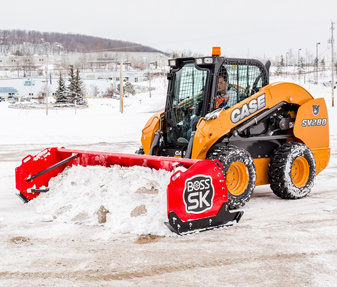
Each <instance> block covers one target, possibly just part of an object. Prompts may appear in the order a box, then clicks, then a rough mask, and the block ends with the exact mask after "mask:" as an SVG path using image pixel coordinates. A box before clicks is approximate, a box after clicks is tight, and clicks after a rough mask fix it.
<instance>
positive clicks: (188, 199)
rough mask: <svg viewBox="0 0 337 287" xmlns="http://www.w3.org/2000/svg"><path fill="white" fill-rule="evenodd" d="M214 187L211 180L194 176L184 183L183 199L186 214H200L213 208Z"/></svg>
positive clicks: (202, 176)
mask: <svg viewBox="0 0 337 287" xmlns="http://www.w3.org/2000/svg"><path fill="white" fill-rule="evenodd" d="M213 197H214V186H213V183H212V178H211V177H210V176H205V175H196V176H193V177H191V178H189V179H187V180H186V181H185V189H184V192H183V198H184V203H185V208H186V212H189V213H202V212H204V211H206V210H208V209H211V208H212V206H213Z"/></svg>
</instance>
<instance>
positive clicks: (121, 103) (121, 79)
mask: <svg viewBox="0 0 337 287" xmlns="http://www.w3.org/2000/svg"><path fill="white" fill-rule="evenodd" d="M120 64H121V76H120V84H119V87H120V107H119V108H120V112H121V113H123V82H124V80H123V54H122V56H121V63H120Z"/></svg>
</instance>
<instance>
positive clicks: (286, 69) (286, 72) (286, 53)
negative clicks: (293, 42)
mask: <svg viewBox="0 0 337 287" xmlns="http://www.w3.org/2000/svg"><path fill="white" fill-rule="evenodd" d="M288 55H289V52H287V53H286V78H287V77H288Z"/></svg>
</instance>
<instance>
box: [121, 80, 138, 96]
mask: <svg viewBox="0 0 337 287" xmlns="http://www.w3.org/2000/svg"><path fill="white" fill-rule="evenodd" d="M123 89H124V91H125V93H126V94H128V95H129V94H131V95H134V94H135V93H136V91H135V89H134V87H133V85H132V84H131V83H130V82H126V83H125V86H124V87H123Z"/></svg>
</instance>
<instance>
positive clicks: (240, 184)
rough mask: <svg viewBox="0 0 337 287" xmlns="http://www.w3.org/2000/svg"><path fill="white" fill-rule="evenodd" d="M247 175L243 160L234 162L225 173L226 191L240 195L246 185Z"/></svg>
mask: <svg viewBox="0 0 337 287" xmlns="http://www.w3.org/2000/svg"><path fill="white" fill-rule="evenodd" d="M248 180H249V175H248V171H247V167H246V166H245V164H244V163H243V162H239V161H238V162H234V163H233V164H231V165H230V166H229V168H228V170H227V173H226V183H227V188H228V191H229V192H230V193H231V194H233V195H235V196H238V195H241V194H242V193H243V192H244V191H245V190H246V188H247V186H248Z"/></svg>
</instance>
